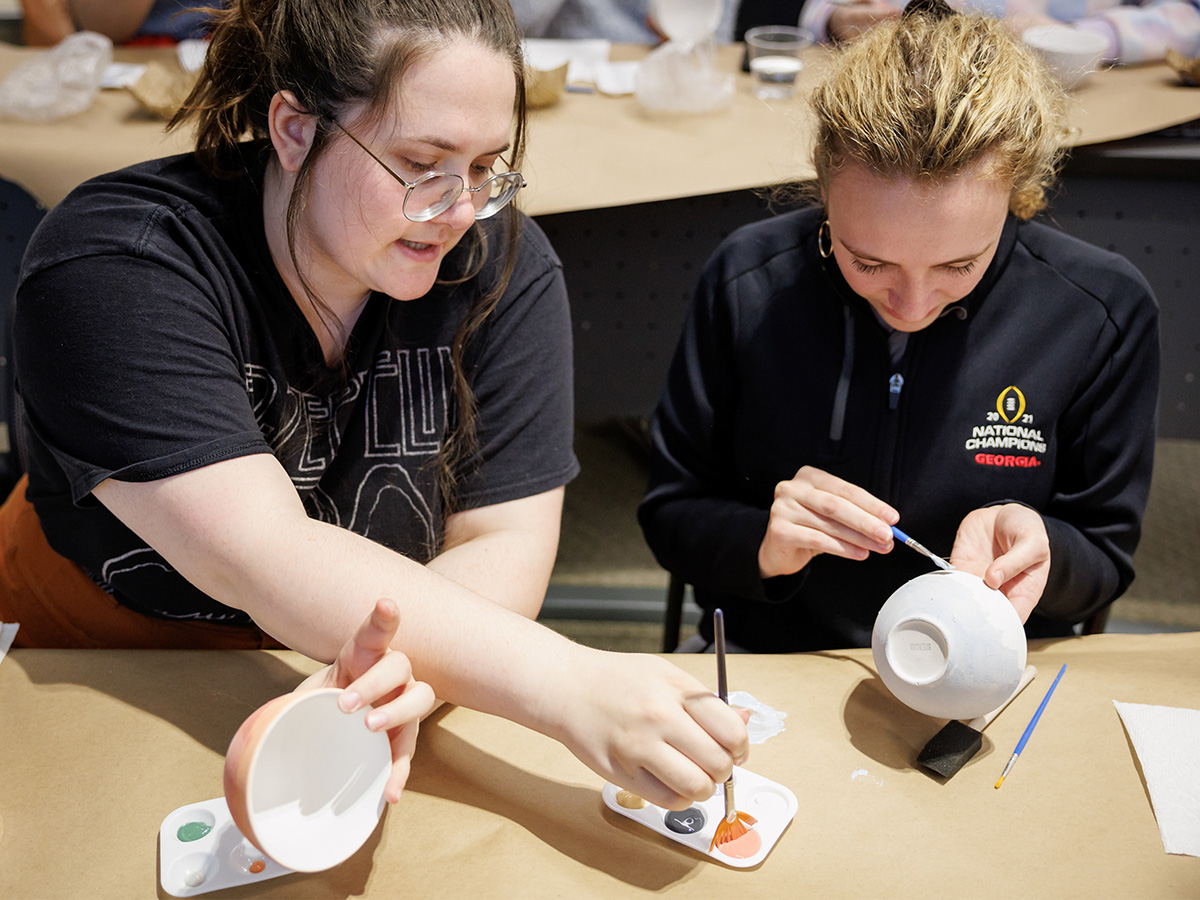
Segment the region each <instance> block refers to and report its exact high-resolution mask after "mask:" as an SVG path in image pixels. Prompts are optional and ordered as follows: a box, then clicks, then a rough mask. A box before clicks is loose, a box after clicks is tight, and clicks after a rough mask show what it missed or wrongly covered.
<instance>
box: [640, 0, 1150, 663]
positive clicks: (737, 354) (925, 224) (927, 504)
mask: <svg viewBox="0 0 1200 900" xmlns="http://www.w3.org/2000/svg"><path fill="white" fill-rule="evenodd" d="M812 106H813V109H814V112H815V121H816V135H815V148H814V157H813V158H814V162H815V167H816V172H817V178H816V182H817V186H818V188H819V199H818V202H817V203H816V204H815V205H813V206H811V207H808V208H805V209H801V210H797V211H794V212H789V213H787V214H784V215H781V216H778V217H775V218H773V219H769V220H767V221H763V222H760V223H756V224H753V225H750V226H747V227H745V228H743V229H741V230H740V231H738V232H736V233H735V234H733V235H732V236H731V237H730V238H729V239H728V240H727V241H726V242H725V243H724V244H723V245H722V246H721V247H720V248H719V249H718V250H717V252H716V253H715V255H714V256H713V258H712V259H711V260H710V262H709V264H708V265H707V267H706V269H705V272H704V275H703V276H702V279H701V282H700V286H699V288H698V290H697V293H696V297H695V301H694V303H693V307H692V310H691V314H690V316H689V319H688V322H687V324H686V326H685V328H684V332H683V336H682V339H681V342H680V346H679V350H678V353H677V355H676V358H675V360H674V362H673V364H672V368H671V370H670V374H669V376H668V382H667V385H666V389H665V391H664V394H663V397H662V401H661V403H660V405H659V407H658V410H657V413H656V416H655V421H654V454H653V461H652V471H651V483H650V487H649V490H648V493H647V495H646V497H645V499H644V500H643V503H642V505H641V507H640V509H639V518H640V521H641V523H642V527H643V530H644V532H645V535H646V538H647V540H648V542H649V544H650V546H651V547H652V548H653V550H654V552H655V554H656V555H657V557H658V559H659V561H660V562H661V563H662V564H663V566H664V567H665V568H667V569H668V570H670V571H671V572H673V573H675V574H676V575H677V576H678V577H680V578H681V579H683V580H684V581H687V582H689V583H691V584H692V585H693V588H694V592H695V596H696V599H697V601H698V602H699V604H700V605H701V606H702V607H705V608H707V609H711V608H714V607H718V606H719V607H721V608H722V609H723V610H724V617H725V627H726V632H727V634H728V638H729V640H730V641H731V642H733V643H735V644H737V645H739V646H740V647H742V648H743V649H747V650H753V651H761V652H789V651H796V650H824V649H834V648H841V647H863V646H870V644H871V631H872V626H873V624H874V621H875V617H876V615H877V614H878V611H879V608H880V607H881V606H882V605H883V603H884V601H886V600H887V598H888V597H889V596H890V595H891V593H892V592H893V591H895V590H896V589H897V588H898V587H900V585H902V584H903V583H904V582H905V581H907V580H909V579H911V578H913V577H915V576H917V575H919V574H922V573H924V572H929V571H932V570H933V566H932V564H931V562H930V561H929V560H928V559H926V558H925V557H924V556H921V555H918V554H917V553H914V552H911V551H910V550H907V549H904V548H896V546H895V542H894V541H893V533H892V531H891V526H893V525H899V527H900V528H901V529H902V530H903V531H904V532H905V533H907V534H908V535H911V536H912V537H913V538H914V539H915V540H917V541H920V542H921V543H922V544H923V545H924V546H926V547H928V548H929V549H930V550H931V551H932V552H934V553H936V554H938V555H939V556H943V557H945V556H948V557H949V559H950V562H951V563H952V564H954V565H955V566H957V567H959V568H962V569H965V570H967V571H970V572H973V573H974V574H976V575H979V576H980V577H982V578H983V579H984V581H985V582H986V583H987V584H988V585H989V586H990V587H993V588H997V589H999V590H1001V591H1002V592H1003V593H1004V594H1005V595H1006V596H1007V597H1008V599H1009V601H1011V603H1012V604H1013V606H1014V608H1015V609H1016V610H1017V612H1018V614H1019V615H1020V617H1021V620H1022V621H1024V622H1026V631H1027V633H1028V634H1030V635H1031V636H1035V637H1036V636H1050V635H1066V634H1071V633H1072V630H1071V629H1072V626H1073V625H1075V624H1077V623H1080V622H1082V621H1084V620H1085V619H1086V618H1088V617H1090V616H1091V615H1093V614H1094V613H1096V612H1097V611H1099V610H1101V609H1103V608H1104V607H1105V606H1106V605H1107V604H1109V603H1111V602H1112V601H1113V600H1114V599H1115V598H1116V597H1118V596H1119V595H1120V594H1121V593H1122V592H1123V591H1124V590H1125V589H1126V588H1127V587H1128V586H1129V583H1130V582H1131V580H1132V578H1133V552H1134V548H1135V547H1136V546H1137V542H1138V537H1139V533H1140V527H1141V518H1142V513H1143V510H1144V508H1145V504H1146V497H1147V493H1148V490H1149V486H1150V474H1151V462H1152V458H1153V453H1154V436H1155V434H1154V432H1155V408H1156V402H1157V392H1158V371H1159V363H1158V332H1157V327H1158V312H1157V306H1156V304H1155V301H1154V298H1153V296H1152V294H1151V292H1150V288H1149V286H1148V285H1147V284H1146V282H1145V279H1144V278H1142V276H1141V275H1140V274H1139V273H1138V272H1137V271H1136V270H1135V269H1134V268H1133V266H1131V265H1130V264H1129V263H1128V262H1127V261H1126V260H1124V259H1122V258H1120V257H1118V256H1116V255H1115V254H1112V253H1108V252H1105V251H1103V250H1099V249H1097V248H1095V247H1090V246H1088V245H1086V244H1083V243H1081V242H1080V241H1078V240H1075V239H1073V238H1071V237H1069V236H1067V235H1065V234H1063V233H1062V232H1060V231H1058V230H1056V229H1054V228H1052V227H1050V226H1049V225H1046V224H1042V223H1036V222H1032V221H1029V220H1030V219H1031V218H1032V217H1033V216H1034V214H1035V213H1037V212H1038V210H1040V209H1042V208H1043V207H1044V206H1045V204H1046V191H1047V189H1048V188H1049V186H1050V184H1051V183H1052V181H1053V175H1054V170H1055V166H1056V162H1057V160H1058V157H1059V154H1060V138H1061V136H1062V135H1063V133H1064V131H1065V121H1066V120H1065V111H1064V110H1065V107H1064V99H1063V96H1062V91H1061V88H1059V87H1058V86H1057V85H1056V84H1055V82H1054V81H1053V79H1052V77H1051V76H1050V75H1049V73H1048V72H1047V71H1046V70H1045V68H1044V67H1042V66H1041V65H1040V64H1039V63H1038V62H1037V61H1036V60H1035V59H1034V58H1032V57H1031V56H1030V54H1029V53H1028V51H1026V50H1025V49H1024V48H1023V47H1022V46H1021V45H1020V44H1019V43H1017V42H1016V41H1015V40H1014V39H1012V38H1011V37H1009V36H1008V35H1007V34H1006V32H1005V31H1004V29H1003V26H1002V25H1001V24H999V23H997V22H996V21H995V20H993V19H989V18H986V17H983V16H979V15H962V14H956V13H953V12H952V11H951V10H950V8H949V7H948V6H946V4H945V3H943V2H941V0H914V2H913V3H911V4H910V5H909V6H908V7H907V9H906V11H905V13H904V14H903V16H902V17H901V18H899V19H898V20H893V21H891V22H887V23H884V24H881V25H878V26H876V27H875V28H873V29H871V30H870V31H869V32H867V33H866V34H865V35H864V36H862V37H861V38H859V39H858V40H856V41H855V42H853V43H851V44H849V45H847V46H846V47H845V48H844V49H842V50H840V51H838V52H837V53H836V55H835V57H834V59H833V61H832V64H831V66H830V68H829V69H828V71H827V72H826V73H825V75H824V77H823V79H822V81H821V83H820V84H819V85H818V86H817V88H816V90H815V92H814V95H813V97H812ZM711 640H712V633H711V628H710V627H709V626H708V624H707V619H702V628H701V634H700V636H699V639H698V640H694V641H693V644H692V645H691V646H696V645H700V646H703V645H704V644H705V643H709V642H711Z"/></svg>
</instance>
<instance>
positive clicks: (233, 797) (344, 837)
mask: <svg viewBox="0 0 1200 900" xmlns="http://www.w3.org/2000/svg"><path fill="white" fill-rule="evenodd" d="M340 694H341V691H340V690H337V689H334V688H328V689H323V690H316V691H308V692H306V693H301V694H285V695H284V696H282V697H276V698H275V699H274V700H272V701H270V702H269V703H266V704H264V705H263V706H261V707H259V708H258V709H257V710H255V711H254V712H253V713H252V714H251V715H250V717H249V718H248V719H246V721H245V722H243V723H242V725H241V727H240V728H239V729H238V731H237V733H236V734H235V735H234V737H233V740H232V741H231V742H230V744H229V751H228V753H227V754H226V757H225V800H226V802H227V803H228V804H229V812H230V814H231V815H232V816H233V821H234V823H235V824H236V825H237V827H238V829H239V830H240V831H241V832H242V834H243V835H245V836H246V838H248V839H249V840H250V841H251V842H252V843H253V844H254V846H256V847H257V848H258V849H259V850H261V851H262V852H263V853H265V854H266V855H267V856H269V857H270V858H271V859H273V860H275V862H277V863H279V864H280V865H282V866H285V867H287V868H289V869H293V870H295V871H298V872H319V871H323V870H324V869H329V868H332V867H333V866H336V865H338V864H339V863H341V862H344V861H345V860H346V859H348V858H349V857H350V856H352V855H353V854H354V853H355V852H356V851H357V850H358V849H359V847H361V846H362V845H363V843H365V842H366V840H367V838H368V837H370V836H371V832H372V831H374V830H375V826H376V825H377V824H378V822H379V817H380V815H381V814H382V813H383V808H384V806H385V804H386V801H385V800H384V796H383V790H384V787H385V786H386V784H387V779H388V775H389V774H390V771H391V765H392V756H391V745H390V743H389V741H388V737H387V735H386V734H384V733H382V732H374V731H371V730H369V729H368V728H367V726H366V722H365V718H366V715H367V713H369V712H370V711H371V709H370V707H366V708H364V709H361V710H359V711H357V712H354V713H344V712H342V710H341V709H340V708H339V707H338V704H337V701H338V696H339V695H340Z"/></svg>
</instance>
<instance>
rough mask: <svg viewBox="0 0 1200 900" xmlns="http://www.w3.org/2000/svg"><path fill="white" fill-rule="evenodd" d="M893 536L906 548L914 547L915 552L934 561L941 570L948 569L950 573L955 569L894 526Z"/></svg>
mask: <svg viewBox="0 0 1200 900" xmlns="http://www.w3.org/2000/svg"><path fill="white" fill-rule="evenodd" d="M892 534H894V535H895V536H896V540H898V541H900V543H902V544H904V546H906V547H912V548H913V549H914V550H916V551H917V552H918V553H920V554H921V555H922V556H928V557H929V558H930V559H931V560H933V564H934V565H935V566H937V567H938V568H939V569H946V570H947V571H949V570H950V569H953V568H954V566H952V565H950V563H948V562H946V561H945V560H944V559H942V558H941V557H940V556H937V555H936V554H934V553H930V552H929V551H928V550H926V549H925V546H924V545H923V544H919V543H917V542H916V541H914V540H913V539H912V538H910V537H909V536H908V535H907V534H905V533H904V532H903V531H901V530H900V529H899V528H897V527H896V526H895V525H893V526H892Z"/></svg>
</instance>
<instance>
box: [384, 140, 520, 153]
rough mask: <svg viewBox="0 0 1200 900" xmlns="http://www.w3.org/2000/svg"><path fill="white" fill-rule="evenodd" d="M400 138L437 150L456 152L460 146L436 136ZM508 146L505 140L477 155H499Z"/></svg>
mask: <svg viewBox="0 0 1200 900" xmlns="http://www.w3.org/2000/svg"><path fill="white" fill-rule="evenodd" d="M401 140H407V141H415V142H416V143H418V144H428V145H429V146H431V147H437V148H438V149H439V150H445V151H446V152H447V153H458V152H460V150H461V148H460V147H459V146H458V145H457V144H454V143H451V142H450V141H445V140H442V139H441V138H438V137H410V138H401ZM510 146H511V145H510V144H509V143H508V142H507V141H506V142H505V143H504V144H503V146H501V147H499V148H497V149H495V150H486V151H484V152H483V153H480V154H479V155H480V156H499V155H500V154H501V153H503V152H504V151H505V150H507V149H508V148H509V147H510Z"/></svg>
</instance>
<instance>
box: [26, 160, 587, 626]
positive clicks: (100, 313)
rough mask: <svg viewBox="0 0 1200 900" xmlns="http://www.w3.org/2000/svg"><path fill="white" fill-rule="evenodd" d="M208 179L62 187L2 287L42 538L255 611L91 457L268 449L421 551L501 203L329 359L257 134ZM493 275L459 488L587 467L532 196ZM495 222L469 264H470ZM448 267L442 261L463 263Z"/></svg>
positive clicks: (141, 476)
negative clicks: (144, 523)
mask: <svg viewBox="0 0 1200 900" xmlns="http://www.w3.org/2000/svg"><path fill="white" fill-rule="evenodd" d="M243 156H244V167H245V170H246V171H245V173H244V174H243V175H240V176H238V177H236V178H232V179H214V178H212V177H210V176H208V175H206V174H205V173H204V172H203V171H201V169H200V168H199V167H198V166H197V165H196V163H195V161H194V159H193V158H192V157H191V156H190V155H185V156H178V157H171V158H168V159H163V160H156V161H153V162H149V163H144V164H141V165H137V166H133V167H131V168H128V169H124V170H122V171H119V172H115V173H112V174H110V175H105V176H102V177H100V178H97V179H94V180H92V181H90V182H88V183H86V184H84V185H82V186H81V187H79V188H78V189H77V190H75V191H74V192H73V193H72V194H71V195H70V196H69V197H67V198H66V199H65V200H64V201H63V202H62V203H61V204H60V205H59V206H58V207H56V208H55V209H54V210H52V211H51V212H50V213H49V214H48V215H47V217H46V219H45V221H44V223H43V224H42V226H41V227H40V228H39V229H38V231H37V233H36V234H35V236H34V239H33V241H32V242H31V244H30V246H29V249H28V252H27V254H26V257H25V261H24V269H23V272H22V280H21V283H20V287H19V289H18V294H17V319H16V327H15V340H16V365H17V377H18V384H19V389H20V392H21V394H22V397H23V399H24V402H25V405H26V410H27V414H28V417H29V422H30V425H31V427H32V431H33V435H34V441H33V443H34V446H33V448H32V452H31V459H30V461H29V485H30V486H29V493H28V497H29V499H30V501H31V502H32V503H33V504H34V506H35V508H36V510H37V513H38V516H39V519H40V520H41V523H42V527H43V529H44V531H45V533H46V537H47V539H48V540H49V542H50V544H51V546H52V547H54V549H55V550H57V551H58V552H59V553H61V554H63V555H64V556H66V557H68V558H69V559H72V560H74V561H75V562H77V563H79V564H80V565H81V566H82V567H83V568H84V569H85V570H86V571H87V572H88V573H89V574H90V575H91V576H92V577H93V578H94V579H95V580H96V581H97V583H99V584H100V585H101V586H102V587H104V588H105V589H106V590H108V591H109V592H110V593H112V594H113V595H114V596H115V597H116V598H117V599H118V600H119V601H120V602H121V603H123V604H125V605H127V606H129V607H131V608H133V609H136V610H138V611H140V612H143V613H147V614H150V615H154V616H160V617H165V618H200V619H206V620H210V621H220V622H226V623H231V624H236V623H245V622H248V621H249V620H248V618H247V616H246V615H245V614H244V613H242V612H239V611H237V610H234V609H231V608H229V607H226V606H224V605H222V604H220V603H218V602H216V601H215V600H213V599H212V598H209V597H207V596H205V595H204V594H203V593H201V592H200V591H198V590H197V589H196V588H194V587H192V586H191V585H190V584H188V583H187V582H186V581H185V580H184V579H183V577H182V576H180V575H179V574H178V573H177V572H175V571H174V570H173V569H172V568H171V567H170V565H169V564H168V563H166V561H165V560H163V559H162V557H160V556H159V555H158V554H157V553H156V552H155V551H154V550H152V549H151V548H149V547H148V546H147V545H146V543H145V542H144V541H142V540H140V539H139V538H138V537H137V536H136V535H134V534H133V533H132V532H131V531H130V530H129V529H127V528H126V527H125V526H124V525H122V524H121V522H120V521H119V520H117V518H116V517H115V516H113V515H112V514H111V513H109V512H108V510H107V509H105V508H104V507H103V506H102V505H101V504H99V503H98V502H97V501H96V500H95V499H94V498H93V497H92V496H91V493H90V492H91V490H92V488H94V487H95V486H96V485H97V484H99V483H100V482H101V481H103V480H104V479H106V478H116V479H118V480H123V481H152V480H155V479H160V478H164V477H167V476H169V475H173V474H177V473H180V472H186V471H188V470H191V469H195V468H199V467H201V466H204V465H208V464H210V463H214V462H218V461H221V460H226V459H231V458H234V457H238V456H243V455H247V454H251V453H273V454H274V455H275V457H276V458H277V459H278V460H279V462H280V463H281V464H282V465H283V467H284V468H285V469H286V471H287V473H288V474H289V476H290V477H291V479H292V482H293V484H294V485H295V487H296V490H297V491H298V493H299V494H300V496H301V498H302V499H303V502H304V505H305V507H306V509H307V510H308V514H309V515H310V516H312V517H313V518H316V519H320V520H322V521H326V522H330V523H333V524H336V525H340V526H342V527H344V528H348V529H350V530H351V531H354V532H356V533H358V534H361V535H364V536H366V537H368V538H370V539H372V540H374V541H376V542H378V543H380V544H383V545H385V546H387V547H390V548H392V549H393V550H396V551H397V552H400V553H403V554H405V555H408V556H411V557H414V558H417V559H421V560H425V559H428V558H429V557H430V556H431V555H432V554H434V553H435V552H436V550H437V547H438V544H439V541H440V536H441V533H442V527H443V515H442V510H441V502H440V499H439V492H438V489H437V478H436V470H435V468H434V465H433V463H434V459H435V456H436V454H437V452H438V450H439V448H440V447H441V445H442V442H443V440H444V438H445V436H446V435H447V433H448V430H449V427H450V426H452V424H453V422H454V420H455V415H456V413H455V409H456V403H455V399H454V392H453V387H452V385H453V362H452V358H451V347H452V344H453V338H454V334H455V331H456V329H457V327H458V325H459V323H460V322H461V321H462V320H463V318H464V317H465V316H466V314H467V312H468V310H469V309H470V308H471V306H472V305H473V304H474V303H475V301H477V300H478V299H479V296H480V294H481V293H482V292H483V290H484V288H485V286H486V285H488V284H492V283H494V279H495V278H496V277H497V276H498V274H499V271H500V265H501V260H500V257H501V252H502V251H501V249H500V248H501V247H502V245H503V233H502V232H503V229H504V228H505V227H506V226H505V224H504V223H505V220H506V219H507V217H506V216H499V217H496V218H495V219H490V220H487V221H486V222H483V223H479V226H478V227H477V228H475V229H473V231H472V232H470V233H468V235H467V236H466V237H464V239H463V241H462V242H461V243H460V246H459V247H458V248H456V249H455V250H454V251H452V252H451V254H449V256H448V257H447V259H446V260H445V261H444V262H443V265H442V270H441V273H440V274H441V278H440V279H439V283H438V284H437V285H435V286H434V288H433V289H432V290H431V291H430V292H429V293H428V294H427V295H426V296H424V297H422V298H420V299H417V300H409V301H403V302H401V301H396V300H392V299H390V298H388V297H385V296H382V295H379V294H376V295H373V296H372V297H371V298H370V300H369V301H368V303H367V305H366V308H365V309H364V311H363V313H362V315H361V316H360V318H359V320H358V321H357V322H356V323H355V325H354V328H353V331H352V332H351V334H350V336H349V342H348V346H347V350H346V356H345V365H344V368H340V369H338V370H330V369H329V368H328V367H327V366H326V365H325V363H324V358H323V355H322V351H321V348H320V345H319V343H318V341H317V338H316V335H315V334H314V333H313V331H312V329H311V328H310V326H309V325H308V323H307V322H306V320H305V318H304V316H303V314H302V313H301V311H300V308H299V307H298V305H297V303H296V301H295V300H294V299H293V298H292V296H291V295H290V293H289V292H288V290H287V288H286V287H285V285H284V283H283V281H282V279H281V278H280V277H279V274H278V272H277V270H276V268H275V266H274V264H273V263H272V260H271V257H270V253H269V251H268V248H267V243H266V237H265V234H264V230H263V215H262V192H261V182H262V174H263V170H264V165H265V158H266V157H265V153H264V152H263V148H261V147H253V146H248V147H247V148H246V150H245V152H244V154H243ZM519 222H520V225H521V227H522V228H523V233H522V239H521V244H520V252H519V256H518V259H517V263H516V268H515V271H514V273H513V275H512V279H511V281H510V283H509V286H508V289H507V290H506V291H505V293H504V295H503V297H502V298H501V299H500V301H499V302H498V304H497V306H496V308H495V310H494V311H493V312H492V313H491V314H490V315H489V316H488V318H487V319H486V320H485V324H484V325H483V327H482V328H481V329H480V330H479V331H478V332H477V333H476V335H475V336H474V338H473V340H472V341H471V343H470V345H469V347H468V351H467V354H466V358H465V361H464V368H465V369H466V371H467V377H468V380H469V382H470V383H471V386H472V389H473V391H474V393H475V397H476V399H477V402H478V419H477V433H478V438H479V454H478V456H477V458H476V460H475V461H474V463H472V464H471V465H470V466H467V467H464V469H463V471H462V472H460V473H459V474H460V477H461V480H460V486H459V490H458V506H457V508H459V509H470V508H475V507H480V506H485V505H489V504H494V503H500V502H504V501H507V500H513V499H517V498H521V497H527V496H531V495H533V494H537V493H540V492H542V491H546V490H550V489H552V488H555V487H558V486H560V485H562V484H565V483H566V482H567V481H569V480H570V479H571V478H573V477H574V475H575V474H576V473H577V471H578V463H577V462H576V460H575V457H574V454H573V450H572V445H571V441H572V427H573V425H572V362H571V341H570V324H569V312H568V308H567V302H566V292H565V287H564V283H563V279H562V273H561V264H560V263H559V261H558V259H557V257H556V256H555V254H554V252H553V250H552V249H551V247H550V246H549V244H548V242H547V241H546V239H545V237H544V235H543V234H542V233H541V231H540V230H539V229H538V228H537V226H536V225H534V224H533V223H532V222H531V221H530V220H528V219H527V218H525V217H524V216H520V217H519ZM482 235H486V241H485V244H486V247H487V248H488V250H489V252H488V254H487V259H486V262H485V264H484V267H483V269H482V270H481V271H480V272H479V274H478V275H476V276H475V277H471V278H468V279H466V280H465V281H461V279H460V278H458V276H461V275H463V274H464V272H465V267H467V266H469V265H470V264H471V263H470V261H469V257H470V255H471V245H472V244H477V243H478V241H477V240H476V239H477V238H478V237H480V236H482ZM456 280H458V281H460V282H461V283H451V282H454V281H456Z"/></svg>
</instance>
